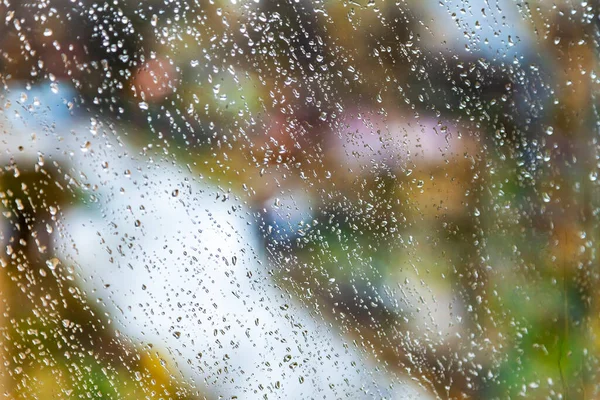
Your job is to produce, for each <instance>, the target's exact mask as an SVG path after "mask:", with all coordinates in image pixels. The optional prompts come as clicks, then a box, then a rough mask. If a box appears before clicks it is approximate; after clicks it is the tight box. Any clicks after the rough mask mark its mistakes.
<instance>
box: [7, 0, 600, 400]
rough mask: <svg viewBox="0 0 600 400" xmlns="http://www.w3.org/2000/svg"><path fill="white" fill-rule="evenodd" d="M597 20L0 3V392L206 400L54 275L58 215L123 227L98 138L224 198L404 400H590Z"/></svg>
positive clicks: (62, 227) (281, 282)
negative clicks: (404, 389)
mask: <svg viewBox="0 0 600 400" xmlns="http://www.w3.org/2000/svg"><path fill="white" fill-rule="evenodd" d="M599 6H600V4H599V3H598V2H597V1H588V2H586V1H583V2H571V1H566V0H560V1H555V2H551V3H549V2H544V1H535V0H533V1H529V2H522V1H512V0H471V1H466V0H465V1H462V0H441V1H435V2H433V1H431V2H421V1H416V0H402V1H396V2H392V1H382V0H368V1H367V0H361V1H358V0H357V1H354V0H340V1H332V0H326V1H321V0H319V1H306V0H289V1H288V0H253V1H250V2H248V1H241V0H228V1H221V0H207V1H204V0H202V1H197V0H181V1H166V0H165V1H162V0H161V1H158V0H156V1H155V0H148V1H144V2H134V1H129V0H114V1H106V2H92V1H86V0H81V1H71V0H48V1H26V0H24V1H7V0H5V1H3V2H2V3H1V4H0V32H1V34H0V79H1V84H2V87H1V88H0V113H1V117H0V127H1V132H0V150H1V154H0V160H1V163H2V172H1V173H0V185H1V190H0V199H1V200H2V212H3V214H2V225H1V228H2V229H1V232H0V240H1V241H2V249H1V251H2V253H1V255H0V263H1V265H0V267H1V268H0V304H1V306H0V310H1V311H2V312H1V313H0V318H1V319H0V338H1V339H0V360H1V361H2V362H1V363H0V388H1V392H2V393H3V395H4V396H5V397H7V398H16V399H34V398H127V399H129V398H165V399H167V398H171V399H195V398H203V396H206V397H207V398H214V397H211V396H213V395H214V393H213V392H211V389H210V388H211V384H210V383H206V384H205V387H203V386H198V385H195V384H193V383H190V381H189V379H188V378H189V376H187V377H184V378H182V376H181V369H180V368H179V367H177V366H173V365H172V364H169V366H167V367H165V363H164V362H162V358H161V356H160V355H157V354H159V353H157V350H156V349H149V348H148V346H144V345H140V343H139V342H136V341H135V340H133V341H130V340H125V339H124V338H123V337H122V335H121V333H120V331H119V329H117V328H115V327H114V324H112V325H111V323H110V320H111V319H112V318H118V317H117V316H116V315H112V314H113V313H115V310H116V309H118V308H120V307H121V306H120V305H119V303H118V300H115V299H113V302H114V303H115V307H116V308H114V309H111V308H110V307H109V306H107V305H106V304H103V302H102V301H96V300H91V299H92V298H94V296H93V294H94V291H95V290H96V289H97V290H100V291H101V290H104V289H107V288H103V287H102V285H100V284H99V283H98V282H99V281H98V280H96V281H94V280H93V278H90V277H91V276H92V272H90V271H95V270H94V269H93V268H95V266H92V265H90V264H91V263H94V262H95V261H94V260H100V258H94V257H88V258H81V257H79V256H77V257H79V258H76V262H75V261H74V262H73V266H71V263H67V262H66V261H65V259H66V258H68V257H69V254H71V253H72V248H73V246H72V244H71V242H70V241H69V240H70V239H65V237H67V236H69V232H75V230H76V228H77V226H80V225H84V224H85V223H84V222H81V221H83V220H78V219H73V220H69V219H68V214H67V211H68V210H69V209H75V208H77V207H80V208H81V207H84V209H85V207H86V205H89V204H92V203H98V204H99V207H100V208H99V209H101V210H102V211H101V215H100V214H94V215H96V216H95V217H93V216H90V217H88V216H86V217H85V218H87V219H85V221H87V222H90V221H91V218H97V219H96V220H94V221H104V222H105V223H106V224H109V223H114V224H119V223H120V221H122V220H123V219H124V218H125V217H123V215H125V214H124V211H123V209H122V208H119V209H117V207H116V206H115V208H114V210H116V211H111V210H112V209H111V207H113V205H114V204H116V203H115V202H114V201H113V200H112V198H113V197H114V196H118V195H119V194H118V192H119V190H120V189H121V188H122V187H125V188H128V187H129V186H127V185H131V184H130V183H123V184H122V185H121V183H120V182H121V181H122V182H128V179H129V177H128V173H127V172H128V171H129V172H130V173H131V172H132V171H133V173H134V174H135V173H136V171H135V168H137V167H136V165H138V164H135V165H134V164H123V165H126V166H124V167H123V169H122V170H118V171H117V172H115V173H114V174H113V172H112V171H113V170H110V168H109V167H108V165H109V164H110V165H112V164H118V163H119V162H120V161H119V160H120V159H121V155H119V154H120V153H119V154H117V153H110V152H107V153H105V154H104V155H102V156H99V157H104V156H106V157H105V158H106V160H105V161H106V163H107V166H106V167H103V168H104V169H108V170H109V172H107V175H106V176H111V178H110V179H112V180H111V183H110V185H109V184H107V183H106V181H105V180H104V179H109V178H101V179H96V180H93V179H91V178H90V177H91V176H92V175H94V174H98V171H101V170H102V168H101V167H100V164H98V168H95V167H93V166H91V167H89V168H91V169H86V168H88V166H87V165H86V160H89V159H87V158H85V157H87V156H85V153H86V152H87V151H88V149H89V148H90V146H92V147H93V146H94V145H95V143H96V142H94V140H98V143H100V141H105V142H106V143H109V142H110V143H112V144H110V145H106V148H110V147H111V146H113V147H118V148H122V149H125V150H123V152H124V153H131V154H135V155H136V157H137V160H138V161H139V163H141V164H150V163H153V162H155V161H156V162H158V163H159V164H160V163H161V162H162V164H160V165H164V166H165V168H172V171H174V172H173V174H180V173H183V174H189V176H190V177H194V179H198V182H202V183H201V184H202V185H205V186H202V187H204V188H205V190H206V191H207V193H209V195H210V194H214V195H215V196H216V198H217V199H219V200H222V201H223V202H225V201H230V200H229V199H235V202H236V203H235V204H238V205H239V207H240V208H239V209H240V210H243V211H241V212H242V213H243V215H244V216H243V218H242V220H243V223H242V226H248V229H247V230H245V231H244V233H243V235H244V236H243V239H240V240H242V241H244V242H245V243H246V244H251V247H252V251H254V252H256V253H257V254H259V255H260V256H258V257H259V259H260V260H261V261H257V262H258V263H259V264H260V265H261V266H262V267H261V268H264V271H266V272H265V274H266V276H267V275H268V282H269V283H268V284H266V285H267V286H269V287H271V286H272V287H275V288H277V290H280V291H281V293H285V296H288V297H289V298H292V299H293V302H294V304H296V305H297V307H299V309H302V310H304V311H306V312H307V313H308V314H310V315H311V316H312V318H314V321H316V322H315V323H316V324H317V325H323V326H328V327H332V329H333V330H334V332H339V335H338V334H337V333H336V334H335V335H337V336H336V337H338V336H339V338H340V339H339V340H341V341H344V342H349V343H351V342H353V341H354V342H356V341H358V342H360V343H361V344H362V345H361V346H362V348H363V349H365V350H364V354H363V356H364V359H365V360H368V362H369V363H372V364H369V365H371V366H372V368H375V367H378V368H381V369H383V370H385V371H386V373H387V374H388V375H389V376H391V377H392V378H390V379H392V380H396V379H398V380H399V382H402V381H404V382H410V385H414V386H418V388H419V390H420V392H419V393H421V394H420V395H417V397H419V396H421V397H422V398H442V399H447V398H461V399H462V398H474V399H493V398H515V397H525V398H535V399H537V398H540V399H542V398H543V399H548V398H550V399H585V398H597V397H599V396H600V387H599V386H598V382H599V379H600V378H599V375H598V373H599V372H600V364H599V362H600V360H599V358H598V357H599V356H600V351H599V350H600V349H599V345H600V341H599V340H600V339H599V338H598V337H597V331H596V328H599V329H600V297H599V296H598V295H597V287H598V286H597V285H598V284H599V283H600V271H599V270H598V260H597V252H598V246H599V244H598V240H597V239H598V235H599V234H600V225H599V213H600V191H599V188H598V180H597V178H598V169H599V168H600V158H599V157H600V144H599V139H600V115H599V114H598V113H599V111H598V107H599V106H600V102H599V101H598V98H597V95H598V94H599V93H600V79H599V77H598V74H599V73H600V72H599V56H600V53H599V49H600V14H599V12H600V9H599V8H600V7H599ZM107 132H108V133H107ZM57 135H61V136H64V137H65V138H66V139H65V141H62V142H61V140H62V139H61V140H57V139H56V138H57ZM86 135H87V136H89V135H91V136H89V137H90V138H93V139H90V141H87V140H88V139H85V140H82V141H81V142H77V140H76V139H78V138H84V137H87V136H86ZM105 137H110V138H112V139H105ZM43 138H46V139H43ZM69 138H72V139H73V140H74V141H75V142H77V145H76V147H73V149H74V150H73V149H72V148H71V147H69V146H75V145H74V144H71V142H69V140H71V139H69ZM101 138H102V139H101ZM110 140H113V141H112V142H111V141H110ZM75 142H73V143H75ZM32 143H34V144H32ZM87 143H91V145H90V146H88V145H87ZM111 157H112V158H111ZM69 165H71V167H69ZM128 165H131V166H128ZM69 168H72V169H71V170H69ZM119 168H120V167H119ZM130 169H131V170H130ZM140 171H141V170H140ZM175 171H176V172H175ZM181 171H183V172H181ZM168 175H169V174H166V175H164V176H162V177H161V178H160V179H161V180H165V181H166V180H167V178H168ZM178 176H179V175H178ZM181 176H188V175H181ZM82 177H83V178H82ZM151 178H152V177H151ZM88 179H89V182H96V183H93V184H92V183H90V185H87V186H86V185H79V184H77V183H75V182H76V181H86V180H88ZM155 179H159V178H156V177H155ZM182 179H183V178H182ZM190 179H191V178H190ZM151 180H152V179H151ZM161 183H163V182H162V181H154V184H156V186H157V187H160V186H161V185H160V184H161ZM164 183H166V182H164ZM94 185H96V186H94ZM103 186H104V188H103ZM140 187H141V186H140ZM103 190H104V192H103ZM127 190H128V189H127ZM134 190H136V189H134ZM140 190H141V189H140ZM165 190H168V194H169V195H172V196H171V197H177V195H178V193H179V192H178V191H177V192H175V191H173V190H172V188H171V187H170V186H168V185H165ZM177 190H182V191H183V189H177ZM96 193H97V194H96ZM102 193H104V194H102ZM157 193H158V192H157ZM146 194H147V195H148V196H149V200H147V201H149V202H152V201H154V203H153V204H155V205H154V209H156V210H159V211H156V212H157V213H160V212H161V211H160V210H161V209H162V208H165V209H167V208H170V207H172V206H171V205H169V204H168V203H167V202H166V200H164V199H165V198H168V197H170V196H166V197H161V196H159V195H156V197H155V198H154V199H152V198H153V194H152V192H150V193H146ZM209 195H207V196H209ZM215 196H213V197H215ZM232 201H233V200H232ZM227 204H230V203H227ZM186 207H191V203H186ZM200 207H201V208H202V207H203V206H202V205H201V206H200ZM206 207H209V206H206ZM215 207H216V206H215ZM236 207H238V206H236ZM207 211H208V209H207ZM120 213H123V214H120ZM90 215H92V214H90ZM224 215H225V214H224ZM63 217H64V220H65V221H72V222H70V223H64V221H63ZM147 218H151V216H149V217H147ZM224 218H227V217H224ZM232 218H233V217H232ZM174 221H175V220H174ZM143 223H144V222H143V221H142V224H143ZM227 223H229V222H227ZM181 226H182V228H181V229H180V230H178V231H177V233H175V232H174V233H173V235H175V234H177V235H180V236H178V237H180V238H181V240H183V241H189V245H190V246H193V245H197V246H198V247H202V246H203V240H207V239H200V240H199V241H198V240H197V238H196V237H194V235H193V234H191V233H190V234H189V235H188V234H187V233H186V232H185V231H182V229H183V227H185V226H186V225H181ZM174 229H175V228H174ZM183 230H185V229H183ZM63 231H64V232H65V233H64V234H63V233H61V232H63ZM169 232H171V231H169ZM95 233H96V232H95V231H90V240H92V239H91V237H95V236H96V235H95ZM145 234H146V235H148V236H152V235H161V232H160V230H158V231H156V232H154V231H150V230H148V231H147V232H146V233H145ZM163 234H164V232H163ZM71 235H73V233H71ZM98 235H100V233H99V232H98ZM115 235H116V236H117V237H118V239H119V240H120V239H122V238H123V237H124V236H123V235H124V234H123V233H118V232H117V233H115ZM84 236H85V235H84ZM102 239H103V240H104V239H106V240H107V241H109V242H110V240H115V241H116V240H117V238H115V239H109V238H102ZM94 240H96V239H94ZM123 242H125V241H123ZM114 243H116V242H114ZM143 250H147V251H157V252H160V251H162V250H161V249H160V248H159V246H157V247H156V248H153V249H140V250H139V252H138V253H131V254H142V252H143ZM163 250H164V249H163ZM90 251H91V250H90ZM132 251H133V250H132ZM70 252H71V253H70ZM164 252H165V254H166V255H165V257H169V255H168V254H167V250H164ZM104 256H105V257H108V256H106V255H104ZM74 257H75V256H74ZM82 257H83V256H82ZM161 257H162V256H161ZM82 260H86V261H85V263H82ZM132 260H133V258H132ZM172 260H174V261H173V262H177V261H176V259H175V258H173V259H172ZM98 262H100V261H98ZM135 262H136V261H131V263H132V270H133V271H134V273H137V272H136V271H140V272H139V273H141V270H143V268H144V265H143V263H141V261H140V264H139V265H138V264H135ZM198 262H199V263H202V262H204V261H203V260H200V261H198ZM233 263H235V262H233ZM57 265H61V267H60V268H58V269H57V268H56V267H57ZM63 267H64V268H63ZM136 268H139V270H136ZM109 273H110V272H109ZM86 279H87V280H89V279H91V283H90V282H88V283H85V281H86ZM122 283H123V284H124V285H127V284H128V283H127V282H122ZM182 284H184V283H182ZM213 285H219V283H218V282H217V283H214V282H213ZM96 286H98V287H96ZM193 289H194V288H193V287H192V288H191V289H190V290H193ZM115 290H117V289H115ZM224 290H228V291H229V289H224ZM261 290H262V289H261ZM265 290H267V289H265ZM268 290H271V289H268ZM251 292H252V290H251V289H249V293H251ZM277 293H279V292H277ZM249 295H250V294H249ZM256 295H257V296H260V293H259V292H257V294H256ZM167 297H168V296H167ZM168 301H169V302H173V304H175V302H176V300H175V299H174V298H172V299H170V300H168ZM173 304H169V305H165V307H167V308H170V307H173ZM123 308H124V307H123ZM142 308H143V306H142ZM274 308H279V306H277V307H274ZM304 311H303V312H304ZM119 312H124V313H125V314H126V316H125V317H124V318H125V319H127V318H130V319H136V318H138V319H144V318H146V319H149V324H152V321H151V319H152V317H151V316H149V315H148V313H144V312H143V311H142V312H140V313H139V314H136V312H135V311H131V310H130V312H128V311H127V310H125V311H122V310H121V311H119ZM107 321H109V322H107ZM232 324H235V322H232ZM127 329H129V331H130V332H132V330H133V329H135V328H131V327H129V328H126V329H125V330H126V331H127ZM191 333H192V334H193V331H192V332H191ZM165 335H166V336H169V337H171V336H172V335H173V334H172V333H169V332H167V333H165ZM134 336H135V335H134ZM166 340H167V339H165V341H166ZM165 343H167V344H166V345H165V346H164V347H166V348H169V345H168V342H165ZM327 351H328V350H327V349H326V348H324V349H323V352H325V353H327ZM365 362H367V361H365ZM207 368H208V369H210V367H207ZM184 375H185V373H184ZM206 388H208V389H206ZM218 390H219V389H217V392H218ZM211 393H213V394H211ZM255 395H256V393H255ZM255 395H252V396H250V395H248V396H240V398H254V397H257V398H260V396H258V395H256V396H255ZM261 396H262V394H261ZM272 397H273V398H279V397H278V396H277V394H276V392H275V395H273V396H272ZM325 397H326V398H329V397H328V396H325ZM335 397H336V396H333V398H335ZM357 397H361V398H371V397H370V396H368V395H360V396H358V395H357ZM373 398H374V397H373Z"/></svg>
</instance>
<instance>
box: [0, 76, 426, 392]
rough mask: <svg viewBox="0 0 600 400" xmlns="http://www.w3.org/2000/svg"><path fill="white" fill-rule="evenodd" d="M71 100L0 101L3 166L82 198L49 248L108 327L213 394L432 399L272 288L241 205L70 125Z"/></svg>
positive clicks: (27, 93) (106, 134)
mask: <svg viewBox="0 0 600 400" xmlns="http://www.w3.org/2000/svg"><path fill="white" fill-rule="evenodd" d="M74 95H75V94H74V93H73V92H70V91H69V90H68V89H66V88H65V87H64V86H61V89H60V91H59V93H58V94H54V93H52V92H51V91H50V89H48V90H44V89H40V88H35V89H34V90H25V88H24V87H14V88H12V89H11V90H9V91H6V92H5V93H4V94H3V95H1V98H0V104H1V105H2V109H3V112H2V113H1V114H0V126H1V127H2V129H3V133H2V135H1V136H0V150H1V151H0V154H1V155H0V159H1V162H2V164H3V165H7V164H8V163H9V162H16V163H17V164H18V165H19V167H20V168H25V169H26V168H33V166H34V164H35V163H37V162H39V160H40V157H41V158H42V159H43V160H44V163H45V165H52V163H57V164H58V165H60V168H61V173H62V174H64V175H65V176H66V175H68V176H69V179H70V180H71V181H72V182H73V185H74V186H76V187H78V188H79V190H81V192H82V193H83V202H82V205H80V206H77V207H73V208H71V209H66V210H61V211H59V222H60V226H61V227H62V228H61V229H60V230H59V231H58V232H55V233H54V235H53V240H54V247H55V251H57V252H58V257H59V258H60V259H61V262H62V263H63V264H68V265H71V264H72V265H76V266H77V268H78V270H79V277H80V279H79V281H80V286H81V287H82V288H83V289H84V290H85V291H86V293H87V294H88V296H89V297H90V298H91V299H93V300H95V299H98V298H101V299H102V301H103V303H105V304H106V307H107V309H108V311H109V313H110V315H111V317H113V320H114V322H115V327H116V329H119V330H120V331H122V332H123V333H125V334H126V335H127V336H129V337H130V338H132V339H133V340H134V341H136V342H139V343H140V344H141V343H143V344H150V343H151V344H153V345H154V347H155V348H159V349H166V350H167V351H168V353H169V354H170V357H167V358H170V361H171V362H173V363H176V364H177V368H176V369H177V370H179V371H181V372H182V373H183V374H184V375H185V376H186V377H188V378H190V379H191V380H193V381H194V382H195V383H196V384H197V385H198V387H199V388H200V389H201V390H205V391H208V393H210V394H211V395H214V396H215V397H216V396H227V397H231V396H237V397H238V398H243V399H247V398H262V397H263V396H264V395H268V396H269V398H271V397H274V398H297V399H301V398H302V399H303V398H366V399H367V398H368V399H371V398H397V399H409V398H418V399H422V398H427V397H429V395H428V394H427V393H426V392H424V391H423V390H421V389H420V388H417V387H416V385H414V384H413V383H399V382H396V380H395V379H392V378H391V377H390V375H388V374H386V373H385V372H383V371H381V370H379V369H378V368H377V367H376V364H375V363H374V362H372V361H369V356H368V354H367V352H366V351H364V350H362V349H360V348H357V347H356V346H355V345H353V344H352V341H351V339H350V338H348V342H345V340H344V339H343V338H342V337H341V336H340V334H339V333H337V332H336V331H335V330H334V329H332V328H330V327H329V326H328V324H327V323H326V322H325V321H324V320H322V317H321V316H312V315H310V314H309V312H308V311H307V310H306V309H305V308H303V307H301V306H300V305H299V303H298V302H297V301H295V300H294V299H293V298H291V296H290V294H288V293H286V292H285V291H283V290H281V289H280V288H278V287H277V286H276V285H275V283H274V282H273V281H272V280H271V279H270V275H269V273H268V270H269V268H268V266H267V265H266V263H265V261H264V260H265V258H264V257H263V254H262V251H261V249H260V244H259V242H260V241H259V240H258V238H257V234H256V233H255V232H254V231H255V230H254V227H253V225H252V218H251V217H250V214H249V210H248V209H247V208H246V207H245V206H243V205H242V204H240V203H239V202H237V201H235V200H233V199H232V198H229V197H226V196H224V195H223V193H222V192H220V190H219V189H217V188H215V187H212V186H210V185H208V184H206V183H205V182H203V181H201V180H199V179H198V178H197V177H195V176H194V175H193V174H192V173H191V172H190V171H188V170H187V169H185V168H181V167H180V166H179V165H178V164H176V163H174V162H173V161H170V160H168V159H167V158H166V157H164V156H156V155H154V156H153V155H146V154H141V153H140V152H139V150H138V149H136V148H134V147H133V146H131V145H129V144H127V143H126V142H125V140H124V139H123V138H121V137H119V135H120V133H121V132H119V129H115V130H110V129H103V128H102V127H101V126H100V125H101V123H100V122H94V121H92V123H90V122H89V120H88V121H84V120H83V119H81V118H75V117H72V116H71V115H69V111H68V107H67V101H66V100H63V99H65V98H67V99H68V98H69V96H71V98H73V96H74ZM7 103H11V104H10V106H9V107H7ZM90 128H91V129H90ZM11 160H12V161H11ZM219 194H221V195H219Z"/></svg>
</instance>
